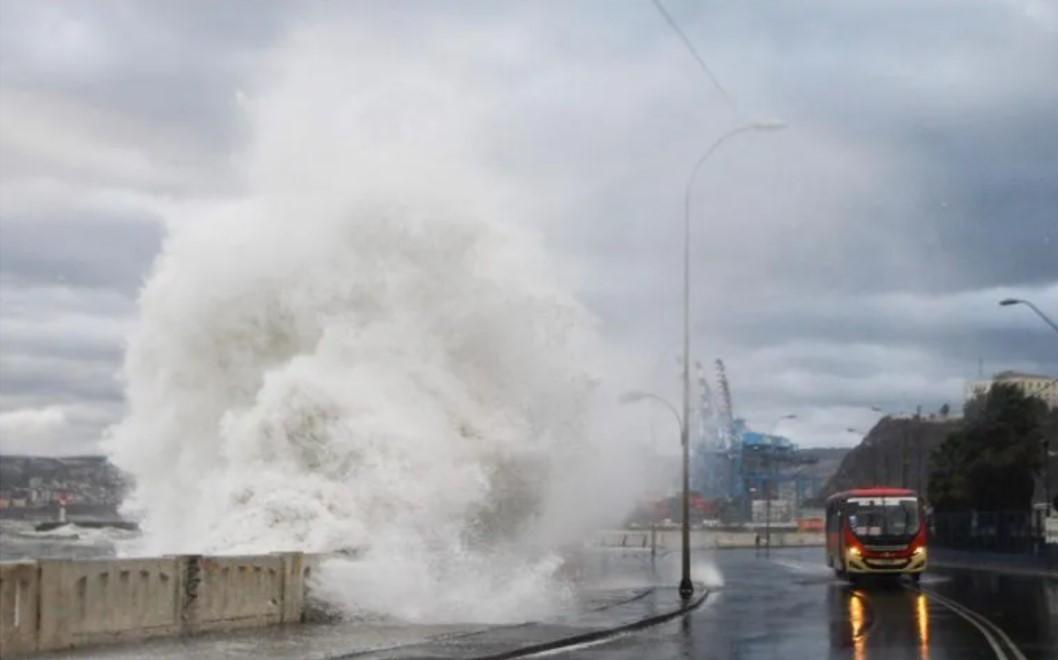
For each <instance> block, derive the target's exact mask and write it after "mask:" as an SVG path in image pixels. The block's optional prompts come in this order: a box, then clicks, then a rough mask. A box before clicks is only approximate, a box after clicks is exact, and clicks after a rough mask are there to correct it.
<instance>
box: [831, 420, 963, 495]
mask: <svg viewBox="0 0 1058 660" xmlns="http://www.w3.org/2000/svg"><path fill="white" fill-rule="evenodd" d="M959 423H960V421H959V420H957V419H943V418H933V419H930V418H924V417H922V418H894V417H883V418H882V419H881V420H880V421H879V422H878V423H877V424H875V426H874V428H872V429H871V430H870V432H869V433H867V435H866V436H865V437H864V439H863V441H862V442H861V443H860V444H859V445H858V446H856V447H854V448H853V449H852V450H850V451H849V452H848V453H847V454H846V455H845V457H844V458H843V459H842V460H841V464H840V465H839V466H838V468H837V471H835V472H834V474H833V476H832V477H831V478H830V480H829V481H828V482H827V483H826V485H825V486H824V487H823V490H822V491H820V497H819V498H817V499H825V498H826V497H828V496H830V495H832V494H834V493H837V492H840V491H842V490H847V489H849V488H857V487H863V486H874V485H881V486H906V487H908V488H913V489H915V490H917V491H919V492H921V493H923V494H926V493H927V490H928V487H927V486H928V481H929V455H930V452H932V451H933V450H934V449H935V448H937V447H938V446H939V445H940V443H941V442H943V441H944V438H945V437H946V436H947V434H948V432H949V431H951V430H952V429H954V428H956V427H957V425H958V424H959Z"/></svg>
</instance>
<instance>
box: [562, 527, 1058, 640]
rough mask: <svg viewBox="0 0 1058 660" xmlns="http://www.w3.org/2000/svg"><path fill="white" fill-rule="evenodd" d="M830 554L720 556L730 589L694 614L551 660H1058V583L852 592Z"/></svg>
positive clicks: (980, 579) (933, 582) (949, 576)
mask: <svg viewBox="0 0 1058 660" xmlns="http://www.w3.org/2000/svg"><path fill="white" fill-rule="evenodd" d="M822 552H823V551H822V550H821V549H818V548H803V549H801V548H799V549H790V550H772V552H771V553H770V555H764V554H759V555H758V554H756V553H755V552H754V551H752V550H748V551H737V550H735V551H719V552H714V553H710V554H709V558H710V559H711V560H712V561H713V562H714V563H715V565H716V566H717V568H718V569H719V572H720V573H721V575H722V576H723V586H720V587H718V588H715V589H714V591H713V592H712V593H711V594H710V596H709V598H708V599H707V601H706V603H705V604H704V605H703V606H702V607H701V608H699V609H698V610H696V611H694V612H693V613H692V614H690V615H688V616H686V617H683V618H682V619H678V620H675V621H673V622H671V623H667V624H663V625H660V626H657V627H655V628H651V629H649V630H644V631H641V632H638V633H634V634H629V635H625V636H621V637H618V638H616V639H613V640H611V641H609V642H604V643H599V644H596V645H593V646H588V647H582V648H579V649H570V650H568V651H565V652H560V653H555V654H550V655H549V657H550V658H563V659H566V658H568V659H573V658H576V659H578V660H601V659H604V658H605V659H607V660H609V659H615V660H621V659H627V660H633V659H635V660H638V659H641V658H658V659H659V660H663V659H667V658H696V659H699V658H700V659H710V658H716V659H728V658H730V659H735V658H737V659H739V660H751V659H755V658H762V659H763V658H768V659H775V658H806V659H808V658H855V659H856V660H868V659H870V660H887V659H901V660H902V659H905V658H907V659H926V658H929V659H932V660H945V659H952V660H955V659H958V660H972V659H975V658H997V657H998V658H1011V659H1012V660H1014V659H1018V658H1022V657H1024V658H1027V659H1028V660H1044V659H1048V660H1049V659H1058V579H1055V578H1053V577H1052V578H1045V577H1041V576H1031V575H1008V574H1000V573H994V572H981V571H969V570H964V569H942V568H937V569H935V570H933V571H931V572H930V573H929V574H927V575H926V576H924V577H923V579H922V583H921V591H920V590H917V589H915V588H914V587H913V586H912V585H911V584H910V583H906V582H905V583H898V584H893V583H891V582H881V583H875V584H864V585H857V586H856V587H851V586H849V585H848V584H847V583H844V582H842V581H839V580H837V579H835V578H834V577H833V575H832V573H831V571H830V569H828V568H827V567H826V566H825V565H824V564H823V557H822ZM966 608H969V611H968V610H967V609H966ZM957 610H958V611H957ZM974 612H976V613H977V614H979V615H983V617H984V618H985V619H986V621H982V620H980V619H979V618H977V617H976V616H975V615H974ZM997 627H998V631H997V629H996V628H997ZM982 629H983V631H982ZM1006 638H1009V640H1010V642H1012V644H1013V645H1015V646H1016V647H1017V649H1016V650H1015V649H1012V648H1011V645H1010V644H1008V642H1007V641H1006ZM1019 654H1021V655H1019Z"/></svg>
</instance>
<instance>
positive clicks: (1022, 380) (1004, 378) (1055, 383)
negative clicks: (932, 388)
mask: <svg viewBox="0 0 1058 660" xmlns="http://www.w3.org/2000/svg"><path fill="white" fill-rule="evenodd" d="M996 383H1002V384H1004V385H1013V386H1015V387H1017V388H1018V389H1019V390H1021V392H1022V393H1023V394H1024V395H1025V396H1034V397H1036V398H1038V399H1043V402H1044V403H1046V404H1047V407H1048V408H1058V378H1054V377H1052V376H1039V375H1036V374H1026V373H1021V372H1018V371H1002V372H1000V373H998V374H996V375H995V376H994V377H993V378H992V380H975V381H970V382H969V383H967V384H966V400H967V401H969V400H970V399H972V398H974V397H977V396H981V395H984V394H987V393H988V391H989V390H990V389H992V385H994V384H996Z"/></svg>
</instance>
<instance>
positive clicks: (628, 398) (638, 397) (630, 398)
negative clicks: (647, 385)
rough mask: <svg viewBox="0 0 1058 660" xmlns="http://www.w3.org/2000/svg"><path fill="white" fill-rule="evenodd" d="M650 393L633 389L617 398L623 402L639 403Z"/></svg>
mask: <svg viewBox="0 0 1058 660" xmlns="http://www.w3.org/2000/svg"><path fill="white" fill-rule="evenodd" d="M649 396H650V395H649V394H647V393H646V392H640V391H639V390H632V391H631V392H625V393H624V394H622V395H621V396H619V397H618V398H617V400H618V401H620V402H621V403H638V402H640V401H642V400H643V399H646V398H647V397H649Z"/></svg>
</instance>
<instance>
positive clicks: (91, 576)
mask: <svg viewBox="0 0 1058 660" xmlns="http://www.w3.org/2000/svg"><path fill="white" fill-rule="evenodd" d="M0 567H2V568H0V657H7V656H9V655H11V654H15V653H26V652H32V651H50V650H55V649H65V648H72V647H80V646H90V645H97V644H106V643H112V642H120V641H132V640H141V639H146V638H149V637H159V636H170V635H183V634H194V633H198V632H204V631H211V630H230V629H235V628H247V627H254V626H268V625H276V624H280V623H297V622H300V621H301V620H302V618H303V615H304V608H305V602H306V596H305V589H306V585H307V582H306V573H307V572H308V569H307V568H306V562H305V557H304V556H303V555H302V554H300V553H275V554H271V555H252V556H222V557H203V556H198V555H190V556H178V557H161V558H149V559H97V560H40V561H37V562H21V563H17V564H0Z"/></svg>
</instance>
